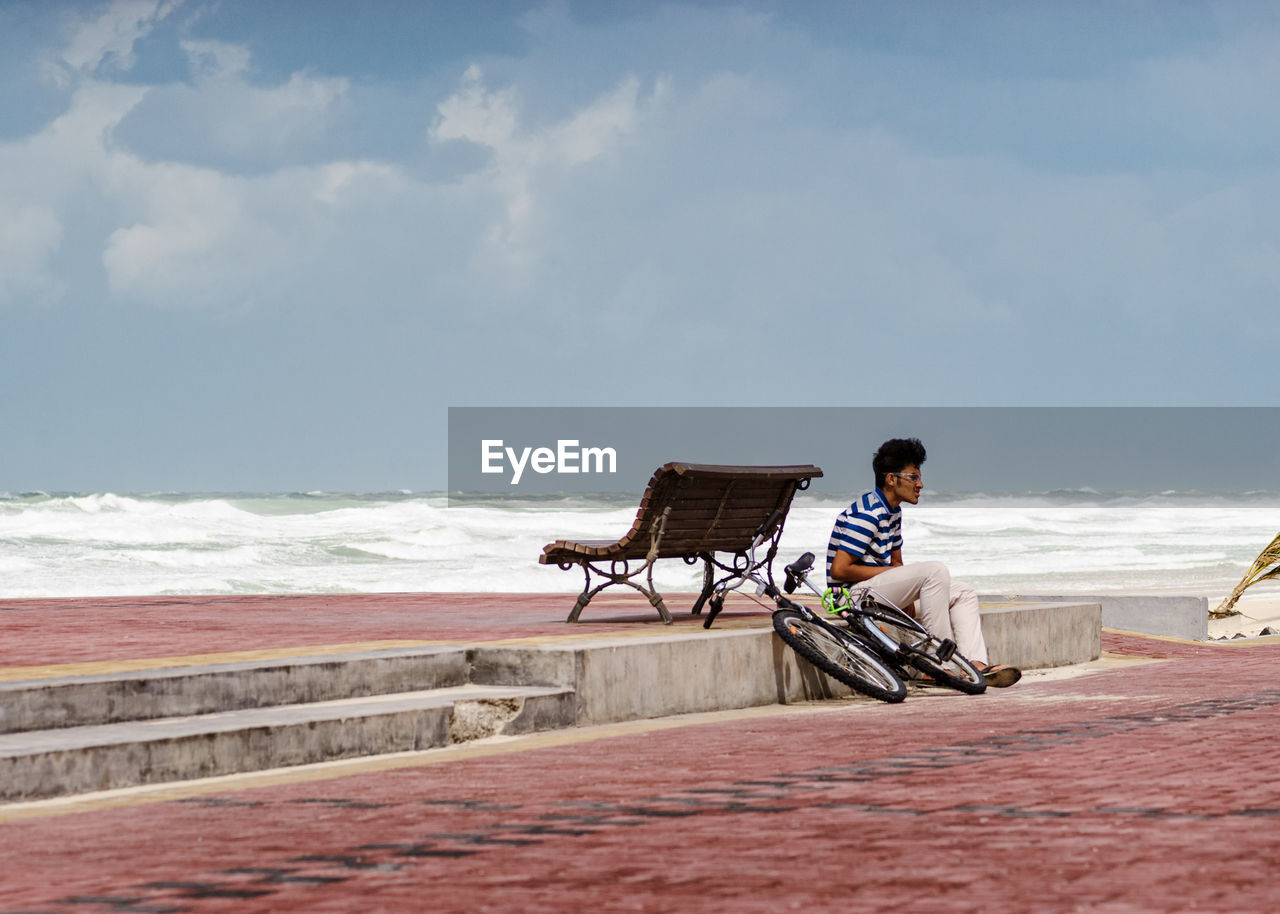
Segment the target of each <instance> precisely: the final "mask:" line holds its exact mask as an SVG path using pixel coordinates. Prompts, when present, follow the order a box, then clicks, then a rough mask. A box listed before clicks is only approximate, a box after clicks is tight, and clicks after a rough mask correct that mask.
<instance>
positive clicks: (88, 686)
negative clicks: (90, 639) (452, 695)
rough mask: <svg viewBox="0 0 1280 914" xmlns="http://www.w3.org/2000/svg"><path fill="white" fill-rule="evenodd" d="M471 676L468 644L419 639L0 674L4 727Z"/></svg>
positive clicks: (256, 704)
mask: <svg viewBox="0 0 1280 914" xmlns="http://www.w3.org/2000/svg"><path fill="white" fill-rule="evenodd" d="M469 681H470V679H469V667H468V663H467V652H466V650H465V649H464V648H461V647H422V648H412V649H407V650H406V649H395V650H380V651H368V652H364V653H350V654H333V655H319V656H313V657H292V658H287V659H277V660H253V661H243V662H238V663H220V664H213V665H208V666H184V667H178V668H173V669H149V670H142V671H133V672H119V673H104V674H99V675H90V676H75V677H65V678H51V679H28V680H21V681H16V682H0V734H3V733H16V732H23V731H28V730H50V729H54V728H57V727H83V726H91V725H94V724H109V723H116V722H120V721H130V720H151V719H155V718H161V717H182V716H189V715H193V714H208V713H212V712H215V711H234V710H238V709H242V708H263V707H270V706H273V705H291V704H306V703H309V702H318V701H331V700H335V699H341V698H356V697H360V696H365V695H380V694H391V693H398V692H411V691H421V690H425V689H440V688H447V687H449V686H458V685H465V684H466V683H467V682H469Z"/></svg>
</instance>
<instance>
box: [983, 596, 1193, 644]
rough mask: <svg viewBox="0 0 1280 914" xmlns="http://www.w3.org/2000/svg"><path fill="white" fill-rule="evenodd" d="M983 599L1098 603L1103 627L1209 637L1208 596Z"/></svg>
mask: <svg viewBox="0 0 1280 914" xmlns="http://www.w3.org/2000/svg"><path fill="white" fill-rule="evenodd" d="M979 599H981V600H982V602H983V603H988V602H992V603H1002V602H1012V601H1015V600H1016V601H1022V602H1035V603H1097V604H1099V605H1100V606H1101V607H1102V625H1103V627H1104V628H1117V629H1120V630H1122V631H1126V632H1142V633H1144V634H1147V635H1166V636H1168V637H1172V638H1186V639H1188V640H1191V641H1205V640H1207V639H1208V637H1209V600H1208V598H1206V597H1159V596H1120V595H1116V594H1111V595H1107V594H1099V595H1089V596H1083V595H1077V594H1067V595H1055V596H1039V595H1034V596H1032V595H1027V594H1017V595H1012V596H1010V595H1004V596H1001V595H984V596H981V597H980V598H979Z"/></svg>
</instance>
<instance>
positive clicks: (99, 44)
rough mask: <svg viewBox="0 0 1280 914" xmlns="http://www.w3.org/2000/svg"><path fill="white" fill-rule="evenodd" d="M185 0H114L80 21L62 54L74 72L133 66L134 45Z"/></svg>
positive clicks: (60, 55) (65, 62) (131, 67)
mask: <svg viewBox="0 0 1280 914" xmlns="http://www.w3.org/2000/svg"><path fill="white" fill-rule="evenodd" d="M180 3H181V0H113V2H112V3H109V4H107V6H105V7H104V8H103V9H102V12H101V13H100V14H99V15H98V16H97V17H96V18H93V19H79V20H76V21H75V22H74V23H73V25H72V27H71V29H70V34H69V35H68V38H67V43H66V45H65V46H64V47H63V49H62V51H61V53H60V54H59V59H60V61H61V62H62V64H64V65H65V66H66V67H67V68H69V69H70V71H71V72H72V73H76V74H92V73H94V72H95V71H97V70H98V69H99V68H103V69H110V70H116V71H120V72H128V71H129V70H131V69H133V66H134V63H135V61H134V56H133V46H134V44H135V43H136V42H137V41H138V40H139V39H141V38H144V37H146V35H148V34H149V33H150V32H151V30H152V29H154V28H155V27H156V25H158V24H159V23H160V22H161V21H163V20H164V19H165V18H166V17H167V16H168V15H169V14H170V13H172V12H173V11H174V10H175V9H176V8H177V7H178V6H179V5H180Z"/></svg>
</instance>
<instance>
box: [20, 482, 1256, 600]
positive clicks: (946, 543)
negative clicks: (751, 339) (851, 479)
mask: <svg viewBox="0 0 1280 914" xmlns="http://www.w3.org/2000/svg"><path fill="white" fill-rule="evenodd" d="M636 503H637V499H636V498H635V497H632V496H627V497H620V496H599V497H581V496H571V497H570V496H566V497H554V496H548V497H543V498H536V499H528V498H526V499H521V500H501V499H488V500H477V501H471V502H468V503H465V504H455V505H454V506H452V507H451V506H450V505H449V501H448V499H447V498H446V497H445V495H444V494H443V493H430V492H427V493H407V492H392V493H376V494H367V495H352V494H333V493H305V494H297V493H295V494H277V495H201V494H172V493H169V494H149V495H117V494H109V493H106V494H81V495H67V494H46V493H23V494H0V598H6V599H13V598H31V597H84V596H144V595H176V594H244V593H387V592H415V591H434V592H449V591H486V592H564V593H571V592H574V591H577V590H579V589H581V587H582V581H583V577H582V574H581V572H580V571H578V570H577V569H574V570H572V571H567V572H566V571H562V570H560V569H559V568H556V567H554V566H553V567H547V566H541V565H539V564H537V558H538V555H539V553H540V552H541V550H542V547H543V545H545V544H546V543H548V542H550V541H552V540H554V539H562V538H579V537H581V538H589V539H600V538H611V537H617V536H620V535H621V534H622V533H624V532H625V531H626V530H627V529H628V528H629V527H630V525H631V521H632V520H633V519H634V517H635V510H636V508H635V506H636ZM846 505H847V499H844V498H840V497H835V496H826V495H822V494H814V493H803V494H802V495H800V496H799V497H798V498H797V500H796V502H795V505H794V507H793V509H792V511H791V514H790V516H789V518H788V519H787V523H786V528H785V532H784V534H783V539H782V547H781V552H780V558H781V559H782V560H783V561H790V560H791V559H792V558H794V557H795V556H797V555H799V554H800V553H801V552H804V551H806V550H809V551H813V552H815V553H818V555H819V557H821V555H822V554H823V552H824V551H825V548H826V541H827V536H828V534H829V532H830V529H831V523H832V521H833V519H834V518H835V516H836V514H838V513H839V512H840V511H841V510H843V508H844V507H846ZM1278 530H1280V493H1272V492H1249V493H1238V494H1232V495H1204V494H1197V493H1180V492H1161V493H1110V494H1109V493H1099V492H1093V491H1087V490H1086V491H1070V492H1047V493H1021V494H1007V495H991V494H946V493H936V492H934V493H931V492H928V491H926V493H925V497H924V498H923V499H922V501H921V504H919V505H917V506H911V505H908V506H906V507H905V511H904V537H905V541H906V546H905V550H904V554H905V557H906V559H907V560H908V561H924V560H930V559H932V560H940V561H944V562H946V563H947V564H948V565H949V566H950V567H951V570H952V575H953V577H955V578H957V579H961V580H964V581H966V582H968V583H970V584H971V585H973V586H974V587H975V588H976V589H977V590H978V591H979V592H980V593H990V594H1010V595H1012V594H1018V593H1099V592H1124V593H1164V594H1175V593H1178V594H1192V595H1197V596H1208V597H1210V598H1211V599H1215V600H1216V599H1218V598H1220V597H1222V596H1223V595H1225V594H1226V593H1227V592H1228V591H1229V590H1230V589H1231V588H1232V587H1233V586H1234V585H1235V583H1236V582H1237V581H1238V580H1239V579H1240V577H1241V575H1242V574H1243V573H1244V572H1245V570H1246V569H1247V568H1248V566H1249V565H1250V563H1251V562H1252V561H1253V559H1254V557H1255V556H1256V555H1257V554H1258V552H1259V551H1260V550H1261V549H1262V548H1263V546H1265V545H1266V544H1267V543H1268V542H1270V540H1271V539H1272V538H1273V537H1274V536H1275V535H1276V532H1277V531H1278ZM655 580H656V582H657V583H658V585H659V587H660V588H661V589H665V590H668V591H678V590H697V588H698V586H699V584H700V582H701V572H700V571H699V570H698V569H697V568H690V567H687V566H685V565H683V564H682V563H680V562H671V561H668V562H662V563H659V566H658V570H657V572H656V573H655ZM1255 590H1256V591H1258V592H1259V593H1261V592H1262V591H1264V590H1265V591H1268V592H1269V593H1270V594H1273V595H1274V594H1275V593H1276V592H1277V585H1275V584H1273V583H1270V582H1268V583H1264V584H1261V585H1259V586H1258V587H1257V588H1255ZM1252 592H1253V591H1251V593H1252Z"/></svg>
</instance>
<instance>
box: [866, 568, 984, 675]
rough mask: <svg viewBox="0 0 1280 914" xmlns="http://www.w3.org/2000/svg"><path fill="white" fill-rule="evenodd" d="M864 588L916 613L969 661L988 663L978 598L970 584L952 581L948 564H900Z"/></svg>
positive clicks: (928, 627)
mask: <svg viewBox="0 0 1280 914" xmlns="http://www.w3.org/2000/svg"><path fill="white" fill-rule="evenodd" d="M863 585H865V586H867V587H870V588H871V589H872V590H875V591H878V592H880V593H881V594H883V595H884V596H886V597H888V598H889V599H890V600H892V601H893V602H894V603H897V604H898V605H899V606H901V607H902V608H903V609H905V610H907V611H908V612H910V613H912V615H914V616H915V617H916V618H917V619H919V620H920V624H922V625H923V626H924V627H925V628H927V629H928V630H929V631H930V633H932V634H933V635H935V636H936V637H938V638H950V639H951V640H952V641H954V642H955V643H956V647H957V649H958V650H959V651H960V653H961V654H963V655H964V656H965V657H967V658H968V659H970V660H976V661H977V662H978V663H982V664H985V663H987V642H986V641H985V640H984V639H983V637H982V620H981V618H980V617H979V615H978V595H977V594H976V593H974V592H973V588H972V587H970V586H969V585H968V584H958V583H956V582H955V581H952V580H951V572H950V571H948V570H947V566H946V565H944V564H942V563H941V562H914V563H912V564H910V565H899V566H897V567H896V568H890V569H889V570H888V571H883V572H881V573H880V574H878V575H876V576H875V577H873V578H870V579H868V580H866V581H863V582H862V585H859V586H863ZM912 604H915V606H914V608H913V606H912Z"/></svg>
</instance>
